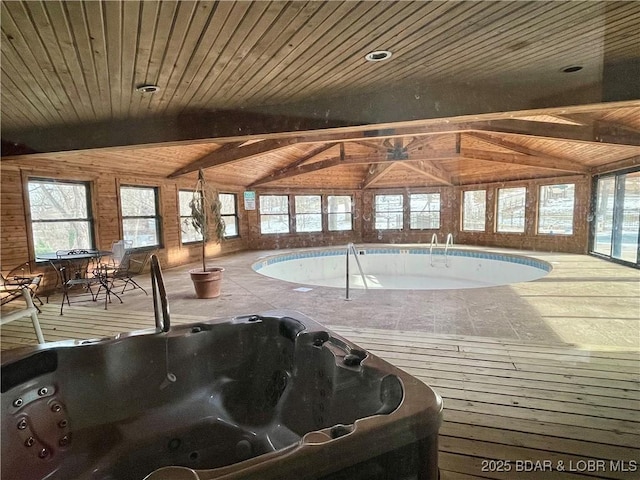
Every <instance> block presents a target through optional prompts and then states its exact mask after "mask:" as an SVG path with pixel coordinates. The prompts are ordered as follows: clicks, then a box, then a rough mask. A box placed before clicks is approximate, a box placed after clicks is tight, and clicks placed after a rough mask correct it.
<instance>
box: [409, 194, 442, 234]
mask: <svg viewBox="0 0 640 480" xmlns="http://www.w3.org/2000/svg"><path fill="white" fill-rule="evenodd" d="M409 217H410V228H411V229H414V230H422V229H438V228H440V194H439V193H412V194H411V195H409Z"/></svg>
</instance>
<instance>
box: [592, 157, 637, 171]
mask: <svg viewBox="0 0 640 480" xmlns="http://www.w3.org/2000/svg"><path fill="white" fill-rule="evenodd" d="M638 165H640V155H633V156H632V157H628V158H623V159H622V160H617V161H615V162H610V163H606V164H604V165H598V166H597V167H592V168H591V173H592V174H594V175H600V174H601V173H609V172H615V171H617V170H623V169H626V168H633V167H637V166H638Z"/></svg>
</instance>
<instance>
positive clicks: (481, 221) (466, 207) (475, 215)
mask: <svg viewBox="0 0 640 480" xmlns="http://www.w3.org/2000/svg"><path fill="white" fill-rule="evenodd" d="M486 216H487V191H486V190H469V191H466V192H464V193H463V198H462V230H465V231H468V232H484V230H485V221H486Z"/></svg>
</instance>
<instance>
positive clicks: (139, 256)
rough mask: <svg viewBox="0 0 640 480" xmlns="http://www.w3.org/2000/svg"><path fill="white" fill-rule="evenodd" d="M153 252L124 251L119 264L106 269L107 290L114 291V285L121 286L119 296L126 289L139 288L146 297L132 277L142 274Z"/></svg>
mask: <svg viewBox="0 0 640 480" xmlns="http://www.w3.org/2000/svg"><path fill="white" fill-rule="evenodd" d="M153 253H154V252H153V251H146V252H137V251H135V250H125V254H124V256H123V257H122V259H121V261H120V264H119V265H118V266H117V267H115V268H113V269H107V279H108V281H109V288H110V289H111V290H113V289H114V287H115V286H116V284H117V285H118V286H119V285H120V284H122V290H121V291H120V294H123V293H125V290H127V288H128V287H131V288H130V290H135V289H136V288H139V289H140V290H142V291H143V292H144V293H145V295H148V293H147V291H146V290H145V289H144V288H143V287H142V286H140V284H139V283H138V282H136V280H135V278H134V277H137V276H138V275H140V274H142V273H143V272H144V269H145V267H146V266H147V263H148V262H149V259H150V258H151V255H152V254H153Z"/></svg>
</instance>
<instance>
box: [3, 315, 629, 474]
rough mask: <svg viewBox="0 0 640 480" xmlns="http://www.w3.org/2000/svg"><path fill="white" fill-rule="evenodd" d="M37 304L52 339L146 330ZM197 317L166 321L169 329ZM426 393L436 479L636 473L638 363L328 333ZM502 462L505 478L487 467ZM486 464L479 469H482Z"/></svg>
mask: <svg viewBox="0 0 640 480" xmlns="http://www.w3.org/2000/svg"><path fill="white" fill-rule="evenodd" d="M64 313H65V314H64V315H63V316H60V315H59V305H54V304H48V305H45V306H43V313H42V314H41V315H40V322H41V325H42V329H43V332H44V335H45V338H46V339H47V340H48V341H50V340H59V339H60V340H61V339H76V340H82V339H86V338H97V337H98V338H99V337H104V336H111V335H115V334H117V333H120V332H126V331H132V330H142V329H151V328H153V327H154V318H153V313H152V312H128V311H123V310H122V309H117V311H116V309H115V308H114V309H113V311H112V310H104V309H102V308H95V306H94V307H90V306H72V307H71V308H65V312H64ZM203 320H206V318H204V317H199V316H189V315H172V323H173V324H176V325H177V324H180V323H191V322H197V321H203ZM329 328H330V329H331V330H333V331H335V332H336V333H338V334H340V335H343V336H345V337H346V338H347V339H348V340H349V341H352V342H354V343H356V344H358V345H360V346H361V347H363V348H365V349H367V350H369V351H371V352H372V353H373V354H376V355H378V356H380V357H381V358H383V359H385V360H387V361H389V362H390V363H392V364H394V365H396V366H397V367H399V368H402V369H403V370H405V371H407V372H408V373H410V374H412V375H414V376H415V377H417V378H419V379H420V380H422V381H424V382H425V383H427V384H429V385H431V386H432V387H433V388H434V389H435V390H436V391H437V392H438V393H440V395H441V396H442V397H443V401H444V405H445V410H444V420H443V424H442V427H441V429H440V445H439V448H440V456H439V466H440V469H441V478H442V480H473V479H509V480H510V479H512V478H518V479H524V480H526V479H535V480H540V479H541V478H544V479H545V480H547V479H556V478H558V479H574V480H580V479H589V480H593V479H594V478H602V479H632V478H633V479H635V478H637V472H624V471H615V470H614V469H612V468H609V467H610V464H609V463H607V464H606V466H607V469H606V471H573V472H566V471H565V472H560V471H557V469H555V470H554V471H544V472H540V471H537V472H535V471H533V472H532V471H518V472H516V471H514V468H515V463H514V462H515V461H516V460H534V461H535V460H540V461H541V462H542V461H547V462H552V463H553V465H554V466H555V465H557V463H558V462H560V461H562V462H564V464H565V465H568V464H569V462H573V464H574V465H576V464H577V462H579V461H585V460H589V459H590V460H599V461H600V460H601V461H603V462H604V461H606V462H614V464H612V465H615V462H619V461H624V462H626V465H627V466H629V465H630V464H629V461H631V460H635V461H637V462H638V465H640V449H639V448H638V445H640V361H639V358H640V355H639V352H637V351H625V350H624V349H617V350H616V349H614V350H615V351H604V350H589V349H588V348H586V347H584V346H576V345H562V344H557V345H555V344H554V345H537V344H529V343H518V342H515V341H511V340H501V339H490V338H482V337H462V336H454V335H442V336H440V335H433V334H426V333H420V332H396V331H393V332H388V331H384V330H379V329H362V328H358V329H354V328H350V327H343V326H332V327H329ZM35 343H36V339H35V335H34V333H33V327H32V326H31V322H30V320H29V319H22V320H19V321H16V322H12V323H10V324H6V325H3V326H2V330H0V347H1V348H2V349H3V350H4V349H7V348H15V347H17V346H26V345H30V344H31V345H32V344H35ZM492 459H493V460H509V461H510V462H511V466H512V470H511V471H509V472H499V471H496V470H495V468H494V469H487V468H486V467H487V466H488V463H487V462H488V461H490V460H492ZM483 466H484V467H485V469H484V470H485V471H483Z"/></svg>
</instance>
